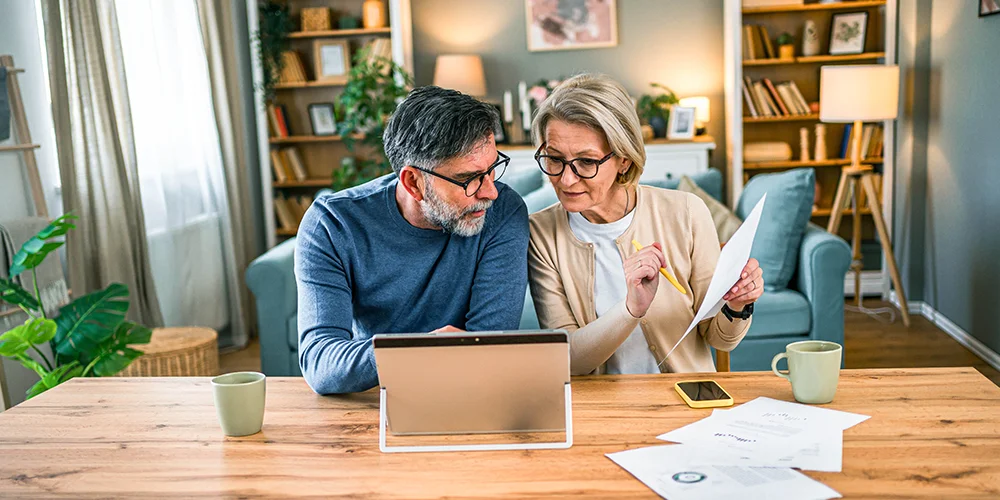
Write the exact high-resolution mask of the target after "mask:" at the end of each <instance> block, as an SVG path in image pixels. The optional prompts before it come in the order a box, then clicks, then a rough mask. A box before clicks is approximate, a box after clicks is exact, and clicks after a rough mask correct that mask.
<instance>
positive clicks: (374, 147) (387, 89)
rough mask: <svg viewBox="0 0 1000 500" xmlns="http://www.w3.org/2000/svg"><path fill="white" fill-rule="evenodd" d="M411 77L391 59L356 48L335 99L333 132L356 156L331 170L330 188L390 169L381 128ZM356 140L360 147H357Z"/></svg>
mask: <svg viewBox="0 0 1000 500" xmlns="http://www.w3.org/2000/svg"><path fill="white" fill-rule="evenodd" d="M411 85H413V78H412V77H411V76H410V74H409V73H407V72H406V70H405V69H403V68H402V67H401V66H399V65H397V64H396V63H394V62H393V61H392V60H391V59H388V58H386V57H382V56H372V55H370V52H369V49H368V48H365V49H362V50H359V51H358V53H357V54H356V55H355V56H354V64H353V66H352V68H351V73H350V75H349V77H348V81H347V85H345V86H344V91H343V92H342V93H341V94H340V97H339V99H338V102H337V107H338V111H339V113H338V114H340V115H341V119H340V122H339V123H338V124H337V132H338V133H339V134H340V136H341V137H343V139H344V144H345V145H346V146H347V149H348V150H349V151H351V152H352V153H356V154H355V156H357V157H356V158H350V159H349V161H344V162H342V163H341V165H340V167H339V168H337V169H335V170H334V172H333V184H332V185H331V188H332V189H333V190H334V191H339V190H341V189H346V188H349V187H353V186H356V185H358V184H361V183H364V182H367V181H370V180H372V179H374V178H376V177H378V176H381V175H384V174H387V173H389V172H390V171H392V168H391V167H390V165H389V161H388V160H387V159H386V158H385V145H384V144H383V143H382V132H383V131H384V129H385V124H386V121H387V120H388V119H389V116H390V115H392V112H393V111H395V109H396V105H397V104H398V103H399V101H400V100H402V99H403V98H404V97H406V94H407V93H408V92H409V89H410V86H411ZM359 144H360V146H361V147H360V148H359Z"/></svg>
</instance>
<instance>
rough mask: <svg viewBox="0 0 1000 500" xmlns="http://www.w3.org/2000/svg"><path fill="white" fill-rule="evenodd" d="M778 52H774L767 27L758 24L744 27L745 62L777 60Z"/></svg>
mask: <svg viewBox="0 0 1000 500" xmlns="http://www.w3.org/2000/svg"><path fill="white" fill-rule="evenodd" d="M777 58H778V52H777V51H775V50H774V45H773V44H772V43H771V36H770V35H769V34H768V32H767V27H765V26H760V25H757V24H744V25H743V60H744V61H756V60H758V59H777Z"/></svg>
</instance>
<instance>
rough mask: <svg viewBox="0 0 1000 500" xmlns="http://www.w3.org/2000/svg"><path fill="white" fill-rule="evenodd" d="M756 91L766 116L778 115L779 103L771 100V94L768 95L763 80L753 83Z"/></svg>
mask: <svg viewBox="0 0 1000 500" xmlns="http://www.w3.org/2000/svg"><path fill="white" fill-rule="evenodd" d="M753 88H754V91H756V92H757V100H758V101H760V104H761V107H762V108H764V116H778V115H779V114H780V113H779V112H778V105H777V104H775V103H773V102H771V98H770V96H768V95H767V89H765V88H764V84H763V83H761V82H754V83H753Z"/></svg>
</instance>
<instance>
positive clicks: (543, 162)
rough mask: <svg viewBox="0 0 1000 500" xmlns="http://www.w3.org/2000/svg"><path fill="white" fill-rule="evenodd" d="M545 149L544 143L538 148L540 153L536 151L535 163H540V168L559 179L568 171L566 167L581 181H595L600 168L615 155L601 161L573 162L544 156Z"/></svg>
mask: <svg viewBox="0 0 1000 500" xmlns="http://www.w3.org/2000/svg"><path fill="white" fill-rule="evenodd" d="M543 149H545V143H542V145H541V146H539V147H538V151H535V161H537V162H538V168H540V169H542V172H545V174H546V175H551V176H552V177H558V176H560V175H562V173H563V170H566V165H569V168H571V169H572V170H573V173H574V174H576V176H577V177H579V178H581V179H593V178H594V177H597V170H598V167H600V166H601V164H602V163H604V162H606V161H608V160H610V159H611V157H612V156H614V155H615V153H614V152H611V153H608V154H606V155H604V158H601V159H600V160H595V159H593V158H574V159H572V160H567V159H564V158H560V157H558V156H549V155H543V154H542V150H543Z"/></svg>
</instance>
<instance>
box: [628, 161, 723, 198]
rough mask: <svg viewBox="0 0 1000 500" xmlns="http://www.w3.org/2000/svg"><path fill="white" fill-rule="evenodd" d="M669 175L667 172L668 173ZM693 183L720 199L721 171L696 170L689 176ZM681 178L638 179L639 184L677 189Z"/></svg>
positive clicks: (711, 169) (671, 176)
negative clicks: (696, 171)
mask: <svg viewBox="0 0 1000 500" xmlns="http://www.w3.org/2000/svg"><path fill="white" fill-rule="evenodd" d="M668 175H669V174H668ZM689 177H690V178H691V180H692V181H694V183H695V184H697V185H698V187H700V188H701V189H704V190H705V192H706V193H708V194H709V195H710V196H711V197H712V198H715V199H716V200H719V201H722V171H721V170H718V169H715V168H710V169H708V170H706V171H704V172H698V173H696V174H691V175H690V176H689ZM680 183H681V178H680V177H677V176H675V175H670V176H669V177H667V178H666V179H657V180H653V181H640V184H646V185H649V186H656V187H661V188H664V189H677V188H678V186H680Z"/></svg>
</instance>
